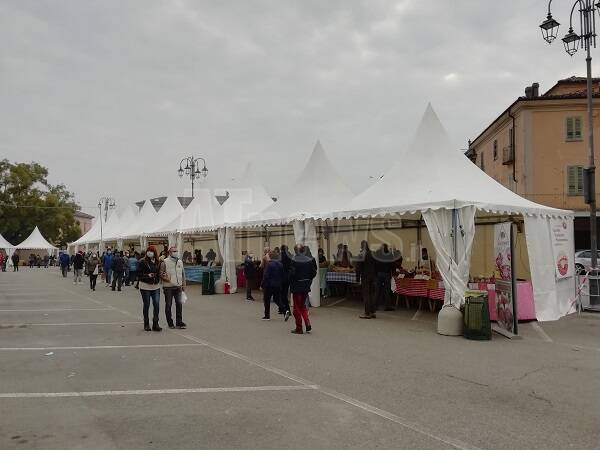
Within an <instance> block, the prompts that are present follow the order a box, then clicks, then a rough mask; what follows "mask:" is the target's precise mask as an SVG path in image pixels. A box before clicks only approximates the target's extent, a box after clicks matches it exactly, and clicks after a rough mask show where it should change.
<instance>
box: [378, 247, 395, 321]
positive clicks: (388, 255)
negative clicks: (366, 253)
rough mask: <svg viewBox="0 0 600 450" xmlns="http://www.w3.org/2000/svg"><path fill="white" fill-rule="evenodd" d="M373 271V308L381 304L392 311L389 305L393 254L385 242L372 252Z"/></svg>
mask: <svg viewBox="0 0 600 450" xmlns="http://www.w3.org/2000/svg"><path fill="white" fill-rule="evenodd" d="M373 256H374V258H375V271H376V272H377V278H376V281H375V308H377V307H379V306H381V305H382V304H383V307H384V310H385V311H393V310H394V308H392V305H391V301H392V298H391V291H392V272H393V267H394V264H393V255H392V252H391V251H390V248H389V246H388V245H387V244H381V247H380V248H379V250H377V251H376V252H375V253H374V255H373Z"/></svg>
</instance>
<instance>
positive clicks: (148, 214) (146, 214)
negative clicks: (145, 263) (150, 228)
mask: <svg viewBox="0 0 600 450" xmlns="http://www.w3.org/2000/svg"><path fill="white" fill-rule="evenodd" d="M156 214H157V213H156V209H154V206H152V202H151V201H150V199H147V200H146V201H145V202H144V205H143V206H142V209H141V210H140V212H139V214H138V215H137V217H136V218H135V220H133V221H132V222H131V224H130V225H129V226H127V227H125V228H122V229H121V230H119V235H118V236H116V237H115V238H117V239H136V238H138V237H140V236H141V235H142V233H144V227H146V226H147V224H148V223H150V222H152V221H153V220H154V217H155V216H156Z"/></svg>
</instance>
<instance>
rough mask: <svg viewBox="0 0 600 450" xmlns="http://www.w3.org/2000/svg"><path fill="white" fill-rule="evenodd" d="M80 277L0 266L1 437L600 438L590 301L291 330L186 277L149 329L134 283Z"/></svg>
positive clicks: (329, 311) (135, 442) (394, 444)
mask: <svg viewBox="0 0 600 450" xmlns="http://www.w3.org/2000/svg"><path fill="white" fill-rule="evenodd" d="M86 282H87V279H86V278H84V284H82V285H73V283H72V279H71V278H67V279H63V278H62V276H61V275H60V273H59V271H58V270H56V269H48V270H45V269H32V270H27V269H23V270H22V271H21V272H19V273H12V272H6V273H0V448H2V449H12V448H16V449H28V448H39V449H79V448H81V449H136V448H162V449H180V448H181V449H198V448H206V449H221V448H223V449H229V448H235V449H237V448H248V449H257V448H259V449H283V448H285V449H288V448H289V449H296V448H298V449H305V448H319V449H321V448H323V449H325V448H327V449H338V448H340V449H350V448H357V449H371V448H377V449H387V448H389V449H508V448H511V449H521V448H523V449H565V448H572V449H600V427H599V425H600V394H599V389H598V383H599V379H600V315H593V314H583V315H581V316H571V317H568V318H564V319H563V320H560V321H557V322H552V323H542V324H538V323H536V322H533V323H528V324H522V326H521V334H522V335H523V337H524V339H522V340H518V341H514V340H513V341H511V340H508V339H506V338H504V337H501V336H498V335H495V336H494V338H493V340H492V341H487V342H478V341H468V340H465V339H463V338H461V337H456V338H454V337H452V338H451V337H444V336H439V335H438V334H436V332H435V320H436V316H435V315H433V314H431V313H428V312H425V311H422V312H416V311H415V310H406V309H400V310H398V311H394V312H381V313H378V316H377V319H376V320H359V319H358V315H359V314H360V312H361V305H360V303H357V302H355V301H350V300H343V299H330V300H329V302H328V304H329V306H324V307H321V308H313V309H311V320H312V322H313V333H312V334H310V335H302V336H297V335H292V334H290V330H291V329H292V328H293V318H292V319H290V321H289V322H288V323H285V322H283V320H282V318H281V316H278V315H277V314H276V313H275V308H273V314H272V320H271V321H270V322H263V321H261V320H260V317H261V316H262V302H259V301H257V302H255V303H249V302H245V301H244V297H243V296H242V295H230V296H224V295H219V296H202V295H200V289H199V287H197V286H194V287H190V288H189V289H188V296H189V300H188V303H187V304H186V305H184V320H185V322H186V323H187V324H188V329H187V330H168V329H165V330H163V332H161V333H155V332H144V331H143V328H142V323H141V299H140V294H139V292H138V291H137V290H135V289H133V288H131V287H129V288H125V290H124V291H123V292H112V291H110V289H108V288H106V287H105V286H104V285H103V284H101V283H99V284H98V288H97V291H96V292H90V290H89V288H88V286H87V284H86ZM259 294H260V293H258V292H256V293H255V297H256V298H257V299H258V298H259ZM162 307H164V298H163V297H162V295H161V308H162ZM161 324H162V326H163V327H165V325H166V323H165V320H164V313H163V312H162V311H161Z"/></svg>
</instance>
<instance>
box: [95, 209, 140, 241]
mask: <svg viewBox="0 0 600 450" xmlns="http://www.w3.org/2000/svg"><path fill="white" fill-rule="evenodd" d="M137 209H138V208H137V207H136V208H135V210H134V208H133V206H129V205H128V206H126V207H125V209H124V210H123V211H121V212H120V214H119V223H118V225H116V224H115V225H111V226H110V227H107V225H106V223H105V224H104V229H105V230H107V231H106V233H103V234H104V240H105V241H109V242H115V241H120V240H122V234H123V232H124V231H126V230H127V228H129V227H130V226H131V225H132V224H133V222H134V221H135V220H136V218H137V215H138V212H137ZM114 214H116V212H115V213H114ZM121 245H122V243H121Z"/></svg>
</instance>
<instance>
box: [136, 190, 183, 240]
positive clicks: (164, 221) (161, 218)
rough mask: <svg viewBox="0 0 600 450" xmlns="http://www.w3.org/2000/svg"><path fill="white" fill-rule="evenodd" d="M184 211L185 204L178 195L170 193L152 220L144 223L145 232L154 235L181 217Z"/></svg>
mask: <svg viewBox="0 0 600 450" xmlns="http://www.w3.org/2000/svg"><path fill="white" fill-rule="evenodd" d="M182 212H183V206H181V202H180V201H179V198H178V197H177V196H176V195H169V196H168V197H167V199H166V200H165V202H164V203H163V205H162V206H161V208H160V209H159V210H158V213H157V214H156V215H155V216H154V217H153V219H152V221H151V222H149V223H148V224H145V225H144V230H143V234H145V235H147V236H153V235H154V233H160V232H161V230H162V229H163V228H164V227H165V226H166V225H168V224H169V223H171V222H172V221H173V220H174V219H176V218H177V217H179V215H180V214H181V213H182Z"/></svg>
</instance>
